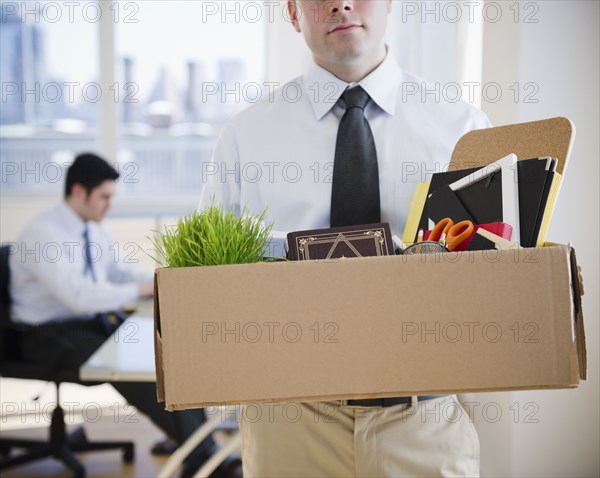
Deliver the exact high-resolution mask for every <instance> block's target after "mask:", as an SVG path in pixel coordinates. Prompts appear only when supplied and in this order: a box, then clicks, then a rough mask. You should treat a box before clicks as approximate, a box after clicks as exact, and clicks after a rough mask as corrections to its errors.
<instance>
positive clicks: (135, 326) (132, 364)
mask: <svg viewBox="0 0 600 478" xmlns="http://www.w3.org/2000/svg"><path fill="white" fill-rule="evenodd" d="M148 307H150V309H149V308H148ZM151 307H152V305H151V304H150V306H148V305H147V304H144V305H143V306H142V307H141V308H140V309H139V310H138V311H137V312H136V313H134V314H133V315H131V316H130V317H129V318H128V319H127V320H126V321H125V322H123V323H122V324H121V325H120V326H119V328H118V329H117V330H115V332H114V333H113V334H112V335H111V336H110V337H109V338H108V339H106V341H105V342H104V343H103V344H102V346H101V347H100V348H99V349H98V350H96V352H94V353H93V355H92V356H91V357H90V358H89V359H88V360H87V362H85V363H84V364H83V365H82V366H81V368H80V369H79V377H80V378H81V380H85V381H94V382H118V381H122V382H124V381H128V382H154V381H155V380H156V371H155V364H154V319H153V318H152V317H151V310H152V309H151ZM219 415H220V414H219V413H216V414H215V415H214V416H213V417H212V418H210V419H209V420H208V421H207V422H206V423H205V424H204V425H202V426H201V427H200V428H199V429H198V430H196V431H195V432H194V433H193V434H192V435H191V436H190V437H189V438H188V439H187V440H186V441H185V443H183V444H182V445H181V446H180V447H179V448H178V449H177V450H176V451H175V452H174V453H173V454H172V455H171V456H170V457H169V459H168V460H167V462H166V463H165V464H164V466H163V468H162V469H161V471H160V473H159V474H158V476H159V477H169V476H173V474H174V473H175V472H176V470H177V468H179V466H180V465H181V464H182V463H183V460H185V458H186V457H187V456H188V455H189V454H190V453H191V452H192V451H193V450H194V449H195V448H196V446H197V445H198V444H200V443H201V442H202V440H204V438H206V437H207V436H208V435H209V434H211V433H212V432H213V431H214V430H215V429H217V428H218V427H219V426H220V425H221V417H220V416H219ZM239 445H240V436H239V433H238V434H237V435H236V436H235V437H234V438H232V439H231V440H229V442H228V443H227V444H226V445H225V446H224V447H222V448H221V449H220V450H219V451H218V452H217V453H215V454H214V455H213V456H212V457H211V458H210V459H209V460H208V461H207V462H206V463H205V464H204V465H203V466H202V467H201V468H200V469H199V470H198V472H197V473H196V475H195V476H196V477H205V476H206V477H208V476H209V475H210V474H211V473H212V472H213V471H214V470H215V469H216V468H217V466H219V464H221V462H222V461H223V460H224V459H225V458H227V457H228V456H229V455H230V454H231V453H232V452H234V451H235V450H236V449H237V448H239Z"/></svg>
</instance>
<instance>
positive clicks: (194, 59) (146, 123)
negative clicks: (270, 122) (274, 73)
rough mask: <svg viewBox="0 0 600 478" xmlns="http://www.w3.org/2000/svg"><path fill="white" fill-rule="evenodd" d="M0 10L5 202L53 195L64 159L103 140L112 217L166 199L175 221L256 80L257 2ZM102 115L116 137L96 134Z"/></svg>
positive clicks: (260, 64)
mask: <svg viewBox="0 0 600 478" xmlns="http://www.w3.org/2000/svg"><path fill="white" fill-rule="evenodd" d="M0 5H1V13H2V30H1V31H2V33H1V35H2V37H1V40H2V42H1V48H2V51H1V53H2V55H1V58H2V69H1V75H2V78H1V80H2V109H1V117H0V123H1V132H0V136H1V140H2V144H1V154H0V158H1V168H2V194H3V195H4V196H6V195H12V196H19V195H32V194H34V195H35V194H39V195H44V196H46V195H47V196H53V197H56V195H57V194H59V193H58V191H60V190H61V188H62V185H63V182H64V171H65V169H66V167H67V166H68V164H69V163H70V162H71V161H72V159H73V157H74V154H76V153H77V152H81V151H84V150H93V151H97V150H99V146H98V145H99V143H101V142H102V138H104V137H108V138H109V141H112V142H113V143H114V142H116V145H114V146H115V147H114V149H115V150H116V151H117V153H116V155H115V157H113V158H109V160H110V161H111V162H114V163H115V164H116V166H117V167H118V168H119V171H120V172H121V179H120V182H121V185H120V187H119V198H118V199H119V202H118V203H117V207H119V205H121V204H123V205H124V204H132V203H133V204H136V203H137V204H138V205H139V206H140V207H141V209H140V207H136V208H135V212H137V213H140V212H144V208H145V212H147V213H156V208H155V205H153V204H150V202H149V201H150V200H151V199H150V198H153V199H152V200H154V201H157V200H159V201H160V198H156V196H161V197H167V196H168V198H169V201H170V206H169V208H168V212H169V213H170V214H179V213H181V212H182V209H181V206H182V205H183V204H184V205H185V207H186V208H187V207H189V206H190V204H191V203H190V199H189V198H190V197H193V198H194V200H197V197H198V195H199V192H200V188H201V184H202V182H201V169H202V164H203V162H205V161H208V160H209V159H210V155H211V153H212V149H213V147H214V144H215V142H216V139H217V135H218V132H219V131H220V129H221V126H222V124H223V123H224V122H225V121H226V120H227V119H229V118H230V117H231V116H232V115H233V114H235V113H236V112H238V111H239V110H240V109H242V108H243V107H244V106H245V105H247V104H248V103H250V102H254V101H255V100H256V99H257V93H256V88H252V87H251V84H256V85H260V84H261V83H262V82H263V81H264V79H265V71H266V65H265V63H266V23H267V22H266V20H267V15H265V10H264V7H263V5H262V2H246V1H244V2H238V1H236V2H232V1H218V2H212V1H202V2H200V1H196V2H190V1H166V0H165V1H152V2H148V1H145V2H140V1H121V2H112V3H105V2H102V3H98V2H92V1H84V2H40V1H35V2H34V1H28V2H0ZM107 35H109V36H108V38H107ZM99 38H101V39H102V40H101V41H99V40H98V39H99ZM113 42H114V52H113V50H112V49H111V46H112V44H113ZM107 71H108V72H111V71H114V75H113V76H112V77H111V78H110V81H109V82H108V83H107V82H106V81H105V80H106V75H107ZM101 75H104V77H103V79H101V78H100V76H101ZM107 106H108V109H109V111H110V108H114V112H115V116H116V117H117V118H118V119H117V123H118V126H117V128H116V131H117V135H116V138H115V137H114V135H113V137H112V138H111V134H112V133H111V132H110V131H106V130H107V129H110V128H111V127H114V122H113V123H112V124H110V122H109V123H108V124H107V122H106V121H103V120H101V119H100V114H99V111H100V109H101V107H104V108H105V110H106V107H107ZM109 117H110V115H109ZM178 197H180V198H182V199H181V201H178V199H177V198H178ZM154 198H155V199H154ZM183 198H186V199H183ZM192 204H193V203H192ZM163 212H164V211H163Z"/></svg>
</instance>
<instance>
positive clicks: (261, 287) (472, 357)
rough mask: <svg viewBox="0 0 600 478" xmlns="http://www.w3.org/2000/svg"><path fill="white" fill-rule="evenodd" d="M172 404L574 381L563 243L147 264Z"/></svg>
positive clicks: (568, 254)
mask: <svg viewBox="0 0 600 478" xmlns="http://www.w3.org/2000/svg"><path fill="white" fill-rule="evenodd" d="M156 292H157V295H156V307H155V311H156V312H155V313H156V324H157V333H156V359H157V371H158V372H159V373H158V376H159V381H158V384H159V394H160V397H161V399H164V400H165V401H166V405H167V408H169V409H172V410H177V409H184V408H190V407H200V406H207V405H212V404H226V403H246V402H260V401H268V402H284V401H318V400H329V399H347V398H358V397H361V398H366V397H378V396H381V397H384V396H406V395H416V394H419V395H431V394H439V393H446V392H467V391H471V392H474V391H491V390H519V389H542V388H563V387H573V386H576V385H577V384H578V383H579V380H580V379H581V378H585V346H584V332H583V321H582V313H581V305H580V298H581V282H580V278H579V274H578V270H577V266H576V261H575V254H574V251H573V249H572V248H570V247H569V246H564V245H553V246H550V247H545V248H538V249H523V250H520V251H504V252H502V253H501V252H499V251H498V252H496V251H479V252H471V253H469V252H464V253H448V254H441V255H423V256H409V257H404V256H396V257H381V258H377V257H375V258H359V259H345V260H344V259H342V260H339V261H335V262H323V261H319V262H297V263H296V262H294V263H292V262H290V263H273V264H252V265H239V266H217V267H205V268H202V267H195V268H183V269H160V270H158V271H157V274H156Z"/></svg>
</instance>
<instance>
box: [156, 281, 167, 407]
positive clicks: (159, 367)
mask: <svg viewBox="0 0 600 478" xmlns="http://www.w3.org/2000/svg"><path fill="white" fill-rule="evenodd" d="M154 362H155V369H156V396H157V399H158V401H159V402H164V401H165V378H164V377H165V374H164V371H163V347H162V336H161V328H160V304H159V302H158V274H157V273H156V271H155V272H154Z"/></svg>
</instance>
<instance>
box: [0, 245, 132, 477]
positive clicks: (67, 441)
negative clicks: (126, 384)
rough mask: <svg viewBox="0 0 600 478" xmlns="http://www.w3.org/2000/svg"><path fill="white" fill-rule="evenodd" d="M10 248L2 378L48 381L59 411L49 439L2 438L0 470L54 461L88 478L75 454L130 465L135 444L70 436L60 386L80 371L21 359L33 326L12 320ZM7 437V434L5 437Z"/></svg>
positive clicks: (3, 262)
mask: <svg viewBox="0 0 600 478" xmlns="http://www.w3.org/2000/svg"><path fill="white" fill-rule="evenodd" d="M9 255H10V246H8V245H2V246H0V376H2V377H10V378H22V379H34V380H45V381H48V382H54V383H55V384H56V403H57V405H56V408H55V409H54V411H53V412H52V419H51V422H50V429H49V439H48V440H47V441H43V440H21V439H14V438H4V437H2V438H0V455H2V460H0V470H2V469H5V468H9V467H13V466H16V465H20V464H25V463H29V462H31V461H34V460H38V459H43V458H48V457H54V458H56V459H57V460H60V461H62V462H63V463H64V464H65V466H67V467H68V468H69V469H70V470H71V471H72V472H73V475H74V476H75V477H77V478H83V477H84V476H85V468H84V467H83V465H82V464H81V463H80V462H79V460H77V458H76V457H75V455H74V452H86V451H100V450H112V449H122V450H123V461H124V462H125V463H131V462H132V461H133V458H134V445H133V443H132V442H124V441H123V442H90V441H88V440H87V438H86V436H85V431H84V429H83V427H79V428H78V429H76V430H75V431H74V432H72V433H70V434H67V432H66V425H65V420H64V412H63V409H62V407H61V406H60V400H59V393H58V391H59V386H60V383H61V382H77V383H81V381H80V380H79V370H60V371H58V372H57V371H56V370H49V369H48V368H46V367H44V365H39V364H35V363H27V361H26V360H25V359H24V358H23V357H21V356H20V352H19V345H18V344H19V338H20V337H22V336H23V334H27V333H32V332H33V329H34V326H28V325H24V324H18V323H14V322H12V321H11V318H10V293H9V290H8V283H9V277H10V270H9V267H8V256H9ZM3 435H4V434H3ZM13 448H18V449H24V452H23V453H21V454H13V453H11V450H12V449H13Z"/></svg>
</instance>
